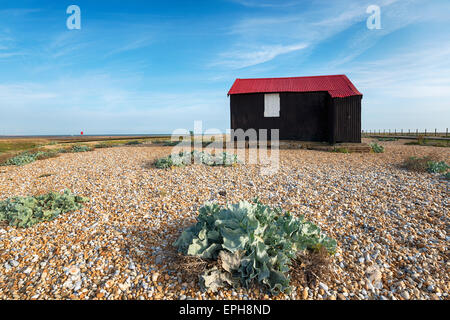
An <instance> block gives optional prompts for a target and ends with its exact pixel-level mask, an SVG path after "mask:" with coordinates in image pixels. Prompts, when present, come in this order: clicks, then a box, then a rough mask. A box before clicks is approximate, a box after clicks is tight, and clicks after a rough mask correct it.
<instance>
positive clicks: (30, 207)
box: [0, 190, 88, 228]
mask: <svg viewBox="0 0 450 320" xmlns="http://www.w3.org/2000/svg"><path fill="white" fill-rule="evenodd" d="M86 201H88V199H86V198H84V197H81V196H78V195H75V194H73V193H72V192H71V191H70V190H65V191H64V193H63V194H60V193H57V192H50V193H48V194H45V195H39V196H29V197H13V198H9V199H7V200H5V201H0V221H8V223H9V225H11V226H16V227H22V228H28V227H31V226H33V225H35V224H36V223H39V222H42V221H49V220H53V219H54V218H56V217H57V216H58V215H60V214H61V213H66V212H69V211H74V210H78V209H80V208H82V206H83V203H84V202H86Z"/></svg>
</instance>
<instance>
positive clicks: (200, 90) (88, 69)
mask: <svg viewBox="0 0 450 320" xmlns="http://www.w3.org/2000/svg"><path fill="white" fill-rule="evenodd" d="M71 4H75V5H78V6H79V7H80V8H81V30H68V29H67V27H66V19H67V18H68V17H69V15H68V14H67V13H66V9H67V7H68V6H69V5H71ZM369 5H378V6H379V7H380V8H381V29H379V30H376V29H374V30H369V29H368V28H367V26H366V20H367V18H368V17H369V16H370V14H368V13H366V9H367V7H368V6H369ZM449 12H450V1H447V0H442V1H439V0H435V1H430V0H428V1H425V0H424V1H421V0H403V1H402V0H397V1H395V0H384V1H376V0H370V1H350V0H342V1H340V0H335V1H328V0H322V1H295V0H286V1H281V0H280V1H277V0H260V1H257V0H216V1H214V0H209V1H200V0H197V1H187V0H184V1H170V0H167V1H138V0H128V1H118V0H114V1H111V0H110V1H99V0H98V1H94V0H89V1H87V0H72V1H44V0H42V1H31V0H29V1H23V0H17V1H4V0H0V135H5V134H78V133H79V132H80V131H81V130H83V131H84V132H85V133H86V134H107V133H117V134H122V133H134V134H139V133H170V132H172V130H174V129H176V128H186V129H188V130H189V129H191V128H192V127H193V124H194V120H203V128H204V129H209V128H217V129H220V130H222V131H224V130H225V129H227V128H228V127H229V118H230V116H229V100H228V98H227V95H226V94H227V91H228V89H229V88H230V87H231V85H232V83H233V81H234V79H235V78H246V77H279V76H280V77H281V76H308V75H322V74H342V73H344V74H347V76H348V77H349V78H350V79H351V80H352V81H353V82H354V84H355V85H356V87H357V88H358V89H359V90H360V91H361V92H362V93H363V94H364V98H363V104H362V124H363V129H384V128H386V129H388V128H392V129H394V128H397V129H400V128H403V129H408V128H409V129H416V128H420V129H423V128H427V129H429V130H431V129H434V128H438V129H439V130H445V128H447V127H450V16H449V15H448V13H449Z"/></svg>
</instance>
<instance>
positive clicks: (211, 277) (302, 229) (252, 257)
mask: <svg viewBox="0 0 450 320" xmlns="http://www.w3.org/2000/svg"><path fill="white" fill-rule="evenodd" d="M173 245H174V246H175V247H176V248H178V250H179V252H181V253H182V254H184V255H187V256H192V257H197V258H200V259H203V260H206V261H208V260H217V262H218V263H217V264H216V266H214V267H213V268H211V269H208V270H206V271H204V272H203V274H202V275H200V286H201V287H202V288H203V289H210V290H212V291H216V290H217V289H218V288H219V287H223V286H225V285H231V286H244V287H247V288H248V287H250V286H251V285H252V284H254V283H256V282H258V283H259V284H262V285H264V286H266V287H267V288H268V289H269V290H270V291H271V292H272V293H274V294H277V293H280V292H284V293H289V292H290V291H291V287H290V278H289V272H290V271H291V266H292V264H293V263H294V261H295V260H296V259H297V258H298V257H301V254H303V253H304V252H305V251H308V250H310V251H313V252H325V253H326V254H327V255H332V254H334V253H335V252H336V246H337V244H336V241H335V240H334V239H331V238H329V237H327V236H326V235H325V234H323V233H322V232H321V230H320V228H319V227H318V226H316V225H315V224H313V223H311V222H309V221H306V220H305V219H304V217H303V216H301V217H296V216H294V215H292V214H291V213H290V212H288V211H284V210H282V209H281V208H271V207H269V206H265V205H263V204H261V203H260V202H259V201H257V200H256V201H254V202H253V203H250V202H246V201H244V202H240V203H238V204H232V205H228V206H226V207H221V206H219V205H217V204H206V205H205V206H204V207H202V208H201V209H200V213H199V216H198V217H197V223H196V224H194V225H192V226H191V227H189V228H187V229H186V230H184V231H183V233H182V234H181V235H180V237H179V238H178V240H176V241H175V242H174V244H173Z"/></svg>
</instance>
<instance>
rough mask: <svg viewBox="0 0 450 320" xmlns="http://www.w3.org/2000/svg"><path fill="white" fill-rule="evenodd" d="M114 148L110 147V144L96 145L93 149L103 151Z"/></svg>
mask: <svg viewBox="0 0 450 320" xmlns="http://www.w3.org/2000/svg"><path fill="white" fill-rule="evenodd" d="M112 147H114V145H112V144H111V143H98V144H96V145H94V148H95V149H104V148H112Z"/></svg>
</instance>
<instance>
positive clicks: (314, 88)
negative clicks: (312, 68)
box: [228, 75, 362, 144]
mask: <svg viewBox="0 0 450 320" xmlns="http://www.w3.org/2000/svg"><path fill="white" fill-rule="evenodd" d="M228 95H229V96H230V111H231V129H234V130H236V129H243V130H248V129H251V128H253V129H256V130H257V131H258V130H259V129H279V138H280V140H301V141H324V142H329V143H331V144H334V143H338V142H358V143H359V142H361V99H362V94H361V93H360V92H359V91H358V90H357V89H356V87H355V86H354V85H353V84H352V83H351V81H350V80H349V79H348V78H347V76H345V75H330V76H314V77H290V78H261V79H236V81H235V82H234V84H233V86H232V87H231V89H230V91H229V92H228ZM268 131H269V132H270V130H268Z"/></svg>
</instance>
